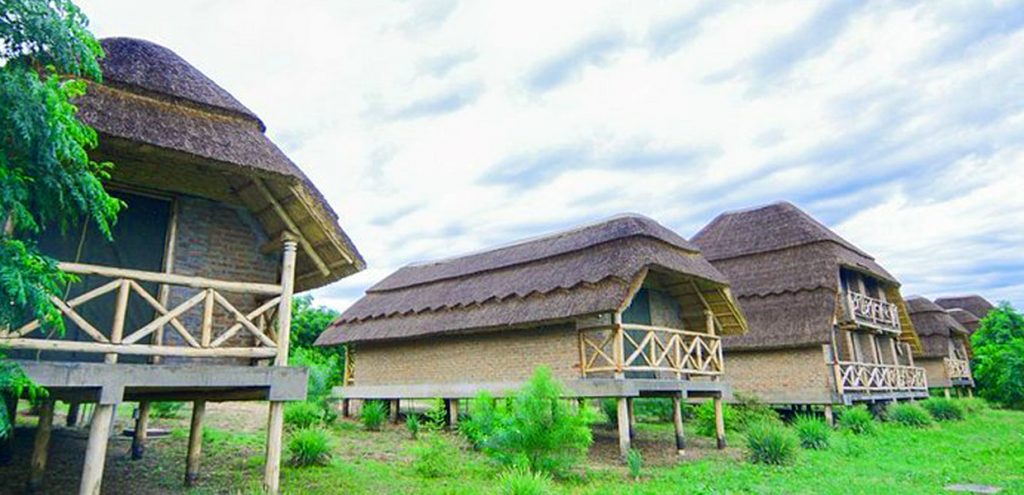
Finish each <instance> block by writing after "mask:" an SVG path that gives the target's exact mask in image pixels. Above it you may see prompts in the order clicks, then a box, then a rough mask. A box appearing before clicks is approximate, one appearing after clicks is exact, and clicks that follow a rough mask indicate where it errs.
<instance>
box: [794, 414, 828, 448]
mask: <svg viewBox="0 0 1024 495" xmlns="http://www.w3.org/2000/svg"><path fill="white" fill-rule="evenodd" d="M793 430H794V431H796V436H797V437H798V438H799V439H800V446H801V447H803V448H805V449H813V450H825V449H827V448H828V447H829V445H830V444H831V441H832V428H831V427H830V426H829V425H828V424H827V423H825V421H824V420H822V419H821V418H817V417H814V416H810V415H806V414H800V415H797V417H796V419H794V420H793Z"/></svg>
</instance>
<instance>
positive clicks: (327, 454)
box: [288, 428, 331, 467]
mask: <svg viewBox="0 0 1024 495" xmlns="http://www.w3.org/2000/svg"><path fill="white" fill-rule="evenodd" d="M288 453H289V455H290V456H291V457H290V458H289V459H288V462H289V464H291V465H292V466H299V467H303V466H326V465H328V464H330V463H331V442H330V438H329V437H328V436H327V432H325V431H324V430H321V429H319V428H306V429H302V430H298V431H296V432H295V433H294V434H293V435H292V437H291V439H290V440H288Z"/></svg>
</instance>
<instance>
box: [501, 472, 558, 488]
mask: <svg viewBox="0 0 1024 495" xmlns="http://www.w3.org/2000/svg"><path fill="white" fill-rule="evenodd" d="M553 491H554V489H553V487H552V481H551V476H550V475H548V474H547V473H543V472H533V471H530V470H529V469H527V468H524V467H511V468H508V469H506V470H504V471H502V472H501V474H499V475H498V493H500V494H501V495H548V494H550V493H552V492H553Z"/></svg>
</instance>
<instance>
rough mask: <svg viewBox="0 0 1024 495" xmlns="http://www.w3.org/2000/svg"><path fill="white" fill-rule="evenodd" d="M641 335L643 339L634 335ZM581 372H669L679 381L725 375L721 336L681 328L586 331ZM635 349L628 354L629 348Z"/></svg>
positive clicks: (582, 333) (627, 325) (609, 327)
mask: <svg viewBox="0 0 1024 495" xmlns="http://www.w3.org/2000/svg"><path fill="white" fill-rule="evenodd" d="M629 332H638V333H640V335H636V336H635V338H634V335H631V334H630V333H629ZM578 338H579V347H580V371H581V374H582V375H583V377H584V378H585V377H587V376H588V375H592V374H595V373H609V372H611V373H623V372H630V371H655V372H667V373H672V374H674V375H675V378H676V379H684V378H687V377H689V376H690V375H702V376H719V375H721V374H722V373H723V371H724V367H723V359H722V345H721V339H720V338H719V337H717V336H714V335H711V334H707V333H699V332H692V331H687V330H680V329H677V328H668V327H660V326H653V325H639V324H632V323H625V324H621V325H601V326H594V327H588V328H582V329H580V330H579V333H578ZM627 343H628V344H629V345H630V346H631V347H632V349H630V350H629V352H628V353H627V349H626V344H627Z"/></svg>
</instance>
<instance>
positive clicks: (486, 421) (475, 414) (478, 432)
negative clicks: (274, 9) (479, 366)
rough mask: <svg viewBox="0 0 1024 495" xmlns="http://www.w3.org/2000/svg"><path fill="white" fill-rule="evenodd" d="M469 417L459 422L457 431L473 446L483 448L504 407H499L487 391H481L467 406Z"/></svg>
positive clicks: (492, 433)
mask: <svg viewBox="0 0 1024 495" xmlns="http://www.w3.org/2000/svg"><path fill="white" fill-rule="evenodd" d="M469 411H470V413H469V418H468V419H467V420H465V421H462V422H460V423H459V431H460V432H462V434H463V435H465V437H466V439H467V440H469V443H470V444H472V445H473V448H475V449H480V448H483V446H484V444H485V443H486V442H487V440H488V439H489V438H491V436H493V435H494V429H495V428H496V427H497V426H498V422H499V415H500V414H502V413H504V409H499V408H498V406H497V403H496V401H495V400H494V398H493V397H491V395H490V394H488V393H487V392H481V393H480V394H479V395H477V396H476V398H474V399H473V401H472V403H471V404H470V407H469Z"/></svg>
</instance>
